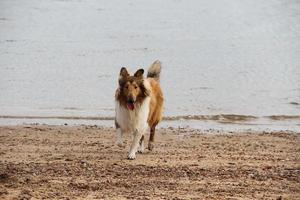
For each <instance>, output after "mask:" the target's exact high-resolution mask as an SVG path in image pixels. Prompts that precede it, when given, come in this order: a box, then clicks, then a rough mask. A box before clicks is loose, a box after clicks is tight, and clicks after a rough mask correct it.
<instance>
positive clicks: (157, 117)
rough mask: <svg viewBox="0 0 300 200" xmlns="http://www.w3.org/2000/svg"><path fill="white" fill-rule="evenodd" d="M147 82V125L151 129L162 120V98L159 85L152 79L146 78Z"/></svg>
mask: <svg viewBox="0 0 300 200" xmlns="http://www.w3.org/2000/svg"><path fill="white" fill-rule="evenodd" d="M148 80H149V82H150V86H151V93H150V96H151V100H150V112H149V117H148V124H149V127H150V128H151V127H155V126H156V125H157V124H158V123H159V122H160V121H161V120H162V112H163V102H164V98H163V93H162V90H161V88H160V85H159V83H158V82H157V81H156V80H155V79H153V78H148Z"/></svg>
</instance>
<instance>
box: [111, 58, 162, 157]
mask: <svg viewBox="0 0 300 200" xmlns="http://www.w3.org/2000/svg"><path fill="white" fill-rule="evenodd" d="M160 71H161V63H160V62H159V61H155V62H154V63H153V64H152V65H151V66H150V68H149V70H148V74H147V77H146V78H144V76H143V74H144V70H143V69H139V70H137V71H136V72H135V73H134V75H133V76H132V75H130V74H129V73H128V71H127V69H126V68H125V67H123V68H122V69H121V71H120V77H119V87H118V89H117V91H116V95H115V102H116V117H115V124H116V129H117V145H118V146H123V138H122V136H123V133H125V132H131V133H132V134H133V141H132V144H131V147H130V151H129V154H128V159H135V158H136V152H139V153H143V151H144V133H145V131H146V129H147V127H148V126H149V127H150V138H149V143H148V149H149V150H150V151H151V150H152V149H153V147H154V145H153V142H154V134H155V127H156V125H157V124H158V123H159V122H160V121H161V119H162V110H163V101H164V99H163V94H162V90H161V88H160V85H159V77H160Z"/></svg>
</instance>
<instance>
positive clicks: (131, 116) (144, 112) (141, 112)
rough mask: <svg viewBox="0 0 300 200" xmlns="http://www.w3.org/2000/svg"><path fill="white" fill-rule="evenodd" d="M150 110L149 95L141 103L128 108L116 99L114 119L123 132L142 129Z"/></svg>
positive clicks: (144, 127)
mask: <svg viewBox="0 0 300 200" xmlns="http://www.w3.org/2000/svg"><path fill="white" fill-rule="evenodd" d="M149 110H150V97H146V98H145V99H144V101H143V103H142V104H141V105H137V106H136V107H135V108H134V110H129V109H127V108H124V107H123V106H121V105H120V102H118V101H116V121H117V123H118V124H119V126H120V128H121V129H122V131H124V132H134V131H136V130H137V131H144V130H145V129H146V128H147V120H148V115H149Z"/></svg>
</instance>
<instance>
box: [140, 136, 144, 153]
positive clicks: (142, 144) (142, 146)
mask: <svg viewBox="0 0 300 200" xmlns="http://www.w3.org/2000/svg"><path fill="white" fill-rule="evenodd" d="M144 150H145V147H144V135H143V136H142V137H141V139H140V144H139V147H138V153H144Z"/></svg>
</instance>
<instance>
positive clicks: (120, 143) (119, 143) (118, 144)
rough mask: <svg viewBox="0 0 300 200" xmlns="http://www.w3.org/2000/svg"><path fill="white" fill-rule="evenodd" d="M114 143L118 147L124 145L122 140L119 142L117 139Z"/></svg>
mask: <svg viewBox="0 0 300 200" xmlns="http://www.w3.org/2000/svg"><path fill="white" fill-rule="evenodd" d="M115 144H116V145H117V146H118V147H122V148H124V147H125V144H124V143H123V142H121V141H117V142H116V143H115Z"/></svg>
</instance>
